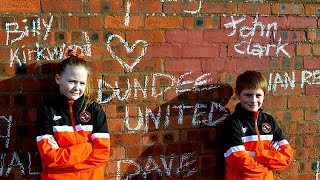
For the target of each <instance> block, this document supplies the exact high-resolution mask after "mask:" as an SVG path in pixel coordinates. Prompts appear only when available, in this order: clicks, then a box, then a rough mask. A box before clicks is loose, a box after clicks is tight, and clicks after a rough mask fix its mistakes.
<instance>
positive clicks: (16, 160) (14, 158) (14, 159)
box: [0, 115, 40, 177]
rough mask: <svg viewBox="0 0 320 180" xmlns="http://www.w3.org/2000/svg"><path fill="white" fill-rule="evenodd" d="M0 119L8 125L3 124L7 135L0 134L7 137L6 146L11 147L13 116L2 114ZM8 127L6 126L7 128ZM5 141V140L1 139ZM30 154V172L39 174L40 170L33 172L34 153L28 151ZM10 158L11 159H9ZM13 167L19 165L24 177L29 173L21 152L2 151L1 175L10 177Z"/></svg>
mask: <svg viewBox="0 0 320 180" xmlns="http://www.w3.org/2000/svg"><path fill="white" fill-rule="evenodd" d="M0 120H1V121H2V120H4V121H5V123H6V125H5V126H3V127H4V128H3V129H6V133H5V134H6V135H0V139H5V144H4V148H5V149H9V147H10V136H11V133H10V130H11V127H12V116H11V115H10V116H8V117H6V116H0ZM5 127H6V128H5ZM0 142H3V141H0ZM27 154H28V164H27V167H28V170H29V171H28V173H29V175H38V174H40V172H33V171H32V169H31V167H32V158H31V156H32V153H31V152H27ZM8 159H9V160H10V161H8ZM5 162H9V164H6V163H5ZM13 167H18V168H19V169H20V175H21V176H22V177H23V176H25V175H27V173H26V168H25V167H26V165H24V164H23V162H22V161H21V160H20V157H19V154H18V152H17V151H13V152H0V177H8V176H9V175H10V173H11V171H12V168H13Z"/></svg>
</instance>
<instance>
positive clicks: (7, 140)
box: [0, 115, 12, 149]
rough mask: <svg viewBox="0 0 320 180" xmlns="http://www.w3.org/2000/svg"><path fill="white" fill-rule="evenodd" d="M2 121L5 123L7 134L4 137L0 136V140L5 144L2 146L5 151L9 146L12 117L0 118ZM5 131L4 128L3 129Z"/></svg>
mask: <svg viewBox="0 0 320 180" xmlns="http://www.w3.org/2000/svg"><path fill="white" fill-rule="evenodd" d="M2 120H4V121H5V123H6V126H7V129H6V130H7V132H6V133H5V134H6V135H0V139H5V140H6V141H5V142H6V143H5V145H4V147H5V148H6V149H8V148H9V144H10V130H11V127H12V116H11V115H10V116H8V117H5V116H0V121H2ZM3 129H5V128H3Z"/></svg>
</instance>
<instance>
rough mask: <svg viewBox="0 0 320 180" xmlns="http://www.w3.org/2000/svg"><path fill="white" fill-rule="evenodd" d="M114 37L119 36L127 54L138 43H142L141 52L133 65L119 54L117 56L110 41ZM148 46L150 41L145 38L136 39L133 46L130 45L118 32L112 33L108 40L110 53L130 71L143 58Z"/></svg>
mask: <svg viewBox="0 0 320 180" xmlns="http://www.w3.org/2000/svg"><path fill="white" fill-rule="evenodd" d="M114 38H118V39H119V40H120V42H121V43H122V44H123V45H124V47H125V50H126V53H127V54H129V53H132V52H133V50H134V49H135V47H136V45H138V44H140V43H141V44H142V50H141V54H140V55H139V56H138V57H137V58H136V59H135V60H134V62H133V63H132V64H131V65H128V64H127V63H126V62H125V61H124V60H123V59H122V58H120V57H119V56H117V55H116V54H115V53H114V52H113V50H112V47H111V45H110V43H111V41H112V40H113V39H114ZM147 47H148V43H147V42H146V41H144V40H137V41H135V43H134V44H133V45H132V46H131V47H129V45H128V43H127V42H126V41H125V40H124V39H123V38H122V37H121V36H119V35H117V34H112V35H110V36H109V37H108V41H107V49H108V51H109V53H110V55H111V56H112V57H113V58H114V59H116V60H117V61H118V62H119V63H120V65H121V66H122V68H124V69H126V70H127V71H129V72H131V71H132V70H133V68H134V67H135V66H136V65H137V64H138V63H139V62H140V60H141V59H142V58H143V56H144V55H145V53H146V51H147Z"/></svg>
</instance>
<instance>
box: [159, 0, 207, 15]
mask: <svg viewBox="0 0 320 180" xmlns="http://www.w3.org/2000/svg"><path fill="white" fill-rule="evenodd" d="M172 1H173V2H178V1H183V0H161V2H162V3H164V2H172ZM188 1H189V2H195V0H188ZM183 2H185V1H183ZM198 2H199V4H198V9H197V10H193V11H191V10H185V9H184V10H183V12H185V13H189V14H197V13H200V11H201V9H202V3H203V0H198Z"/></svg>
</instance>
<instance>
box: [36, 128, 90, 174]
mask: <svg viewBox="0 0 320 180" xmlns="http://www.w3.org/2000/svg"><path fill="white" fill-rule="evenodd" d="M50 137H53V136H52V135H49V134H46V135H42V136H37V146H38V149H39V153H40V156H41V159H42V163H43V164H45V166H46V167H56V168H57V167H59V168H66V167H70V166H73V165H75V164H78V163H81V162H83V161H85V160H86V159H87V158H88V157H89V155H90V153H91V152H92V146H91V144H90V143H88V142H84V143H80V144H75V145H72V146H69V147H67V148H58V149H53V148H52V147H51V145H50V144H49V143H48V139H49V138H50Z"/></svg>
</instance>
